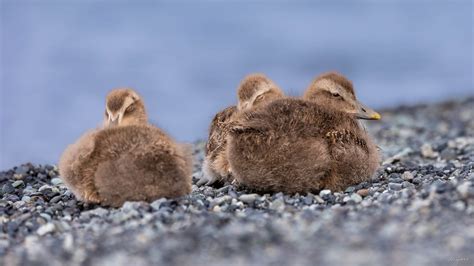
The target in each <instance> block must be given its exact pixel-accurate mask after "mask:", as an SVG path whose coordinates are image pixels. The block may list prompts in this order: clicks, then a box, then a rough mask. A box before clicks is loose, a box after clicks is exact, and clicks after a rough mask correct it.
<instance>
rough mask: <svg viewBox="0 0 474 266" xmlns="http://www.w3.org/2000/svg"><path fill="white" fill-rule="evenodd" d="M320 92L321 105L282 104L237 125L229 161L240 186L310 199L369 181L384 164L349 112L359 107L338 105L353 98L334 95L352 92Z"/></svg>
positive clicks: (230, 141)
mask: <svg viewBox="0 0 474 266" xmlns="http://www.w3.org/2000/svg"><path fill="white" fill-rule="evenodd" d="M323 80H324V82H326V81H327V80H325V79H323ZM318 82H320V81H318ZM324 82H323V83H324ZM335 84H339V83H337V82H336V83H335ZM312 85H314V84H312ZM310 88H312V86H310ZM317 90H318V92H317V94H318V93H319V90H321V93H323V95H322V96H321V95H318V97H317V98H318V101H316V100H311V99H309V98H307V97H304V98H306V99H279V100H275V101H273V102H271V103H269V104H268V105H266V106H265V107H264V108H261V109H258V110H248V111H246V112H244V113H242V114H241V115H240V116H239V119H237V120H236V121H235V122H234V124H233V126H232V128H231V129H230V133H229V139H228V147H229V148H228V158H229V163H230V167H231V168H232V174H233V177H234V178H235V180H236V181H237V182H238V183H239V184H240V185H242V186H245V187H248V188H250V189H253V190H256V191H261V192H285V193H306V192H317V191H319V190H322V189H330V190H332V191H339V190H343V189H345V188H346V187H348V186H351V185H354V184H357V183H360V182H362V181H366V180H369V179H370V177H371V176H372V175H373V174H374V172H375V170H376V169H377V167H378V165H379V161H380V158H379V153H378V150H377V146H376V145H375V144H374V143H373V141H372V139H371V138H370V136H369V135H368V134H367V133H366V131H365V129H364V128H363V127H361V125H360V123H359V121H358V120H357V116H356V115H354V112H355V111H354V112H353V110H352V109H354V108H355V107H354V108H352V107H350V106H346V105H354V106H356V105H357V104H358V102H356V101H354V102H350V101H349V100H348V101H349V102H350V104H349V103H348V104H344V103H341V102H339V101H340V100H341V101H342V100H343V98H342V97H346V96H348V97H351V99H352V98H353V99H354V100H355V96H354V97H352V96H353V95H350V94H351V93H348V94H347V95H344V96H341V95H336V94H338V93H340V94H345V92H343V91H341V90H344V91H349V90H346V89H345V88H339V89H338V92H335V91H333V93H329V91H327V90H326V89H321V88H319V87H318V89H317ZM324 95H327V97H326V96H324ZM324 97H326V100H327V102H326V100H325V98H324ZM334 101H335V102H334ZM365 110H366V111H371V110H370V109H368V108H367V109H365Z"/></svg>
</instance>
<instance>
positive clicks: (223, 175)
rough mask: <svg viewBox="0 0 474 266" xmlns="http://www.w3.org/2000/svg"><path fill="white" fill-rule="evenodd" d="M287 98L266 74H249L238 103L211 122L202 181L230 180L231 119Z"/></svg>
mask: <svg viewBox="0 0 474 266" xmlns="http://www.w3.org/2000/svg"><path fill="white" fill-rule="evenodd" d="M282 97H284V93H283V91H282V90H281V89H280V88H279V87H278V86H277V85H276V84H275V83H274V82H273V81H271V80H270V79H269V78H267V77H266V76H265V75H263V74H251V75H249V76H247V77H245V78H244V79H243V80H242V81H241V83H240V85H239V87H238V89H237V98H238V104H237V106H230V107H227V108H226V109H224V110H222V111H221V112H219V113H217V114H216V116H215V117H214V119H213V120H212V122H211V126H210V129H209V138H208V141H207V145H206V157H205V160H204V164H203V176H202V178H201V180H200V183H201V184H202V183H207V184H208V185H210V184H213V183H214V182H216V181H229V177H230V175H231V169H230V166H229V162H228V160H227V135H228V132H229V129H230V126H231V122H232V121H233V120H234V119H235V117H237V116H238V114H239V113H240V112H242V111H245V110H252V109H255V108H257V107H260V106H263V105H264V104H266V103H268V102H271V101H272V100H275V99H278V98H282Z"/></svg>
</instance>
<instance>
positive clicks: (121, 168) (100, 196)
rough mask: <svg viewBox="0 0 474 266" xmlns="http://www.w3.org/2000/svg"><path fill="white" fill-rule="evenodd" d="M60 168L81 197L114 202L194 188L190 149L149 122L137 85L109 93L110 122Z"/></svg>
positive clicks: (85, 139)
mask: <svg viewBox="0 0 474 266" xmlns="http://www.w3.org/2000/svg"><path fill="white" fill-rule="evenodd" d="M59 171H60V175H61V177H62V178H63V180H64V181H65V184H66V185H67V186H68V187H69V188H70V189H71V190H72V191H73V193H74V194H75V195H76V197H77V198H79V199H81V200H83V201H86V202H92V203H101V204H103V205H107V206H113V207H119V206H121V205H122V204H123V203H124V202H125V201H153V200H155V199H157V198H161V197H167V198H173V197H178V196H182V195H185V194H188V193H190V192H191V176H192V159H191V154H190V151H188V150H187V149H186V148H185V146H182V145H179V144H176V143H175V142H174V140H172V139H171V138H170V137H169V136H167V135H166V134H165V133H164V132H163V131H161V130H160V129H159V128H157V127H155V126H152V125H150V124H149V123H148V118H147V115H146V111H145V106H144V103H143V101H142V99H141V98H140V96H139V95H138V94H137V93H136V92H135V91H133V90H131V89H116V90H113V91H112V92H110V93H109V95H108V96H107V101H106V111H105V121H104V127H103V128H101V129H97V130H92V131H90V132H88V133H86V134H84V135H83V136H82V137H81V138H80V139H79V140H78V141H77V142H76V143H74V144H72V145H70V146H69V147H67V149H66V150H65V151H64V153H63V155H62V156H61V159H60V162H59Z"/></svg>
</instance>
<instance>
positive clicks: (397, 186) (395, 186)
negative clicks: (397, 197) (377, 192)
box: [388, 183, 402, 191]
mask: <svg viewBox="0 0 474 266" xmlns="http://www.w3.org/2000/svg"><path fill="white" fill-rule="evenodd" d="M388 188H389V189H391V190H395V191H398V190H401V189H402V184H399V183H388Z"/></svg>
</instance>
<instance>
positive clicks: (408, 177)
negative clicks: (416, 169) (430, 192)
mask: <svg viewBox="0 0 474 266" xmlns="http://www.w3.org/2000/svg"><path fill="white" fill-rule="evenodd" d="M413 178H415V177H414V176H413V174H412V173H411V172H408V171H406V172H403V174H402V179H403V180H405V181H411V180H413Z"/></svg>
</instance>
